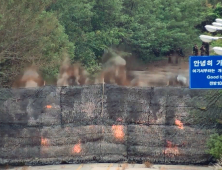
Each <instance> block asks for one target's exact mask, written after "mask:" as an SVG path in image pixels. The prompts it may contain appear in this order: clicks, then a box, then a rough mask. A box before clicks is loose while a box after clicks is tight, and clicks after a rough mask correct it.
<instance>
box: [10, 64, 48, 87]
mask: <svg viewBox="0 0 222 170" xmlns="http://www.w3.org/2000/svg"><path fill="white" fill-rule="evenodd" d="M44 85H45V81H44V80H43V79H42V77H41V76H40V74H39V73H38V68H37V67H35V66H31V67H29V68H27V69H26V70H25V71H24V73H23V75H20V76H19V77H18V79H17V80H16V81H15V82H14V84H13V86H12V87H13V88H20V87H23V88H32V87H41V86H44Z"/></svg>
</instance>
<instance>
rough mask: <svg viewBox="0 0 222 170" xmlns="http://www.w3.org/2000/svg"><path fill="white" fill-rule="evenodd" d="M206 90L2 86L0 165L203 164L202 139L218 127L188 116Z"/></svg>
mask: <svg viewBox="0 0 222 170" xmlns="http://www.w3.org/2000/svg"><path fill="white" fill-rule="evenodd" d="M205 92H206V91H204V90H190V89H188V88H175V87H158V88H129V87H120V86H115V85H104V86H103V85H90V86H75V87H54V86H45V87H42V88H33V89H0V164H21V163H22V164H26V165H41V164H59V163H62V162H67V163H81V162H118V161H129V162H141V161H146V160H149V161H150V162H152V163H165V164H171V163H172V164H202V163H203V164H204V163H207V162H208V161H209V160H210V158H211V156H210V155H208V154H206V149H207V148H206V140H207V138H208V137H209V135H210V134H212V133H214V131H215V129H202V128H200V127H198V126H196V125H194V124H192V123H191V122H192V121H190V120H189V117H188V115H189V111H190V110H192V109H195V108H197V107H200V106H201V105H203V106H204V105H205V104H206V103H205V102H204V100H202V99H203V97H204V95H205ZM178 122H179V123H178ZM180 123H183V124H182V125H181V124H180Z"/></svg>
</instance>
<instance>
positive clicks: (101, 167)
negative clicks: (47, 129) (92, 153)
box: [7, 163, 216, 170]
mask: <svg viewBox="0 0 222 170" xmlns="http://www.w3.org/2000/svg"><path fill="white" fill-rule="evenodd" d="M7 170H216V168H215V167H208V166H182V165H153V166H152V167H151V168H146V167H145V165H144V164H107V163H105V164H70V165H47V166H26V167H8V168H7Z"/></svg>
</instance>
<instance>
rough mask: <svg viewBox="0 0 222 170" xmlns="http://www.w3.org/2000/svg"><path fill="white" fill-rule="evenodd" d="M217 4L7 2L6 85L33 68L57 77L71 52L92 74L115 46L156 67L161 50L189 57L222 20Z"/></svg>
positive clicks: (0, 49)
mask: <svg viewBox="0 0 222 170" xmlns="http://www.w3.org/2000/svg"><path fill="white" fill-rule="evenodd" d="M209 4H212V5H209ZM216 4H217V2H216V1H215V0H211V1H210V0H209V1H208V2H207V1H206V0H193V1H190V0H184V1H181V0H167V1H166V0H146V1H143V0H112V1H102V0H66V1H64V0H39V1H34V0H30V1H28V0H21V1H19V0H10V1H7V0H2V1H1V2H0V5H1V6H0V8H1V11H0V34H1V36H2V38H1V40H0V65H1V68H0V75H1V80H0V81H1V82H2V81H3V80H4V81H5V83H7V82H10V81H11V80H13V79H14V77H15V76H16V75H17V74H18V73H20V72H21V68H24V67H25V66H26V65H30V64H36V65H39V66H40V69H41V70H42V72H43V73H44V75H47V76H48V77H49V76H52V75H53V76H55V75H56V74H57V73H58V65H59V62H60V61H61V60H62V55H63V53H65V52H67V53H68V54H69V55H70V57H71V61H72V62H74V61H77V60H78V61H80V62H81V63H82V64H83V65H85V66H86V67H87V69H88V70H89V71H90V72H95V71H97V70H99V69H100V64H101V62H102V55H103V53H104V50H105V49H107V48H109V47H112V46H117V47H118V46H121V47H127V49H129V51H128V52H131V53H132V54H133V55H134V56H137V57H138V58H139V59H141V60H144V61H152V60H153V59H154V57H156V56H155V55H154V53H153V51H155V50H157V51H159V54H160V56H161V55H165V53H166V52H168V51H170V50H172V49H176V48H178V47H182V48H183V50H184V51H186V50H187V51H188V52H189V51H191V48H192V45H193V43H197V42H199V38H198V36H199V33H200V31H201V28H200V27H201V26H202V25H201V23H203V22H204V21H206V20H209V18H214V17H216V16H218V15H220V5H219V6H218V5H216ZM212 13H213V14H212ZM214 14H215V15H214ZM198 25H199V27H198ZM188 54H189V53H188Z"/></svg>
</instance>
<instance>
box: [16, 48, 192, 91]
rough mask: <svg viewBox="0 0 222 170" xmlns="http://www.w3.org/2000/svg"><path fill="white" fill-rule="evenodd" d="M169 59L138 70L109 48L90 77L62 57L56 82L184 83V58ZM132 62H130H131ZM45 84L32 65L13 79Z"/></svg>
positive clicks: (30, 84) (23, 83)
mask: <svg viewBox="0 0 222 170" xmlns="http://www.w3.org/2000/svg"><path fill="white" fill-rule="evenodd" d="M176 59H177V61H176V63H175V62H172V61H173V59H170V61H171V63H169V60H168V61H167V60H161V61H157V62H153V63H151V64H148V65H146V67H142V66H140V68H139V71H137V70H135V69H130V67H128V66H129V64H130V60H129V59H128V60H126V59H125V58H124V57H122V56H120V55H119V54H118V53H115V52H113V51H112V54H111V55H104V57H103V61H104V62H103V65H102V71H101V72H100V73H98V75H97V77H96V78H95V79H94V80H92V79H90V78H89V73H88V72H87V71H86V69H85V68H84V67H83V66H82V65H81V64H80V63H74V64H71V62H70V60H69V58H68V57H66V58H65V59H64V61H63V63H62V64H61V67H60V72H59V75H58V78H57V83H56V84H57V86H75V85H89V84H101V83H105V84H116V85H120V86H131V87H158V86H188V84H189V82H188V80H189V75H188V73H189V71H188V62H186V61H180V62H178V58H177V57H176ZM131 64H132V63H131ZM45 84H47V82H46V83H45V81H44V80H43V79H42V77H41V76H40V74H39V73H38V70H37V69H36V68H34V67H30V68H28V69H27V70H26V71H25V72H24V74H23V76H20V78H19V79H18V80H17V81H16V82H15V83H14V86H13V87H15V88H18V87H25V88H29V87H40V86H44V85H45Z"/></svg>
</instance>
